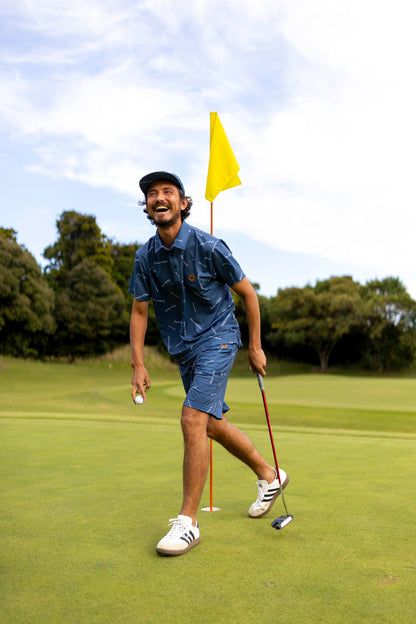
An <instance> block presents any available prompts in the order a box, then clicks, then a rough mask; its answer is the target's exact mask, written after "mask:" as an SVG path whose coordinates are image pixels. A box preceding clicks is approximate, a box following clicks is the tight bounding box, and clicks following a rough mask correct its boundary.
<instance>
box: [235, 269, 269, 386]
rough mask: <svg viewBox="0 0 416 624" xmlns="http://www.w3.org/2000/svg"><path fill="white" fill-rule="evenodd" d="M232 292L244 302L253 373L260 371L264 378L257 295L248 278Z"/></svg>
mask: <svg viewBox="0 0 416 624" xmlns="http://www.w3.org/2000/svg"><path fill="white" fill-rule="evenodd" d="M232 290H233V291H234V292H236V293H237V295H239V297H241V299H242V300H243V302H244V307H245V311H246V316H247V323H248V332H249V345H248V359H249V362H250V366H251V369H252V371H253V373H255V372H256V371H258V372H259V373H260V375H262V376H263V377H264V376H265V375H266V371H265V367H266V356H265V355H264V352H263V349H262V348H261V333H260V307H259V300H258V298H257V293H256V291H255V290H254V288H253V286H252V285H251V284H250V282H249V280H248V279H247V277H245V278H244V279H242V280H241V282H237V284H234V286H232Z"/></svg>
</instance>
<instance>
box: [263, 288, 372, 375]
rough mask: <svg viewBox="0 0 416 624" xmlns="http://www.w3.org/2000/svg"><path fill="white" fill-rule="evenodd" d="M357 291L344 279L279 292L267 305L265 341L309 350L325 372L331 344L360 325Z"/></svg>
mask: <svg viewBox="0 0 416 624" xmlns="http://www.w3.org/2000/svg"><path fill="white" fill-rule="evenodd" d="M361 289H362V287H361V286H360V284H358V283H357V282H354V281H353V279H352V278H351V277H349V276H344V277H331V278H330V279H328V280H323V281H318V282H317V283H316V285H315V287H312V286H305V287H304V288H286V289H283V290H279V291H278V294H277V296H276V297H274V298H272V299H271V301H270V305H269V306H268V313H269V318H270V323H271V327H272V332H271V333H272V335H269V337H268V338H269V340H271V341H274V342H275V343H276V342H279V340H280V341H282V342H284V343H285V344H287V345H289V346H292V345H303V346H307V347H311V348H312V349H314V350H315V351H316V352H317V354H318V356H319V360H320V364H321V369H322V370H323V371H325V370H327V368H328V363H329V358H330V355H331V353H332V351H333V349H334V347H335V345H336V344H337V343H338V342H339V341H340V340H341V338H342V337H343V336H345V335H346V334H348V333H349V332H350V331H351V330H352V329H353V328H354V327H358V326H359V324H360V322H361V309H360V304H361ZM273 334H274V335H273Z"/></svg>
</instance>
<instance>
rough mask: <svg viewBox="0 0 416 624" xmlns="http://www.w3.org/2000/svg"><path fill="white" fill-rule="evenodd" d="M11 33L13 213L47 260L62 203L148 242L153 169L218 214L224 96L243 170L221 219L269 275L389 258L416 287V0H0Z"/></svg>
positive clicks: (1, 180) (12, 221)
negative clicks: (209, 195)
mask: <svg viewBox="0 0 416 624" xmlns="http://www.w3.org/2000/svg"><path fill="white" fill-rule="evenodd" d="M0 52H1V54H0V89H1V90H0V93H1V97H0V215H1V218H0V225H1V226H3V227H12V228H14V229H15V230H16V231H17V233H18V242H19V243H21V244H23V245H25V246H26V247H27V248H28V249H29V251H31V252H32V253H33V255H34V256H35V257H36V259H37V261H38V262H39V263H40V264H42V265H44V264H45V260H44V258H43V256H42V252H43V250H44V249H45V247H47V246H48V245H50V244H53V243H54V242H55V241H56V239H57V230H56V220H57V219H58V218H59V215H60V214H61V213H62V212H63V211H64V210H76V211H78V212H81V213H83V214H93V215H95V216H96V219H97V223H98V225H99V226H100V228H101V230H102V232H103V233H104V234H106V235H107V236H108V237H110V238H113V239H114V240H116V241H118V242H122V243H130V242H133V241H137V242H138V243H144V242H145V241H146V240H147V239H148V238H149V237H150V236H152V235H153V234H154V228H153V226H151V224H150V223H149V222H148V221H147V220H146V219H145V216H144V215H143V213H142V208H141V207H139V206H138V205H137V202H138V200H140V199H142V196H141V193H140V189H139V185H138V182H139V179H140V178H141V177H142V176H143V175H145V174H146V173H148V172H150V171H155V170H164V171H173V172H175V173H177V174H178V175H179V176H180V177H181V179H182V181H183V183H184V185H185V189H186V192H187V194H188V195H191V196H192V198H193V202H194V205H193V208H192V214H191V217H190V218H189V222H190V223H191V224H192V225H195V226H196V227H199V228H201V229H204V230H207V231H209V228H210V205H209V203H208V202H207V200H206V199H205V185H206V177H207V171H208V159H209V117H210V112H211V111H215V112H217V113H218V115H219V117H220V119H221V122H222V125H223V127H224V130H225V132H226V134H227V136H228V139H229V141H230V143H231V146H232V148H233V151H234V153H235V156H236V158H237V160H238V162H239V165H240V173H239V176H240V179H241V182H242V184H241V186H238V187H235V188H233V189H229V190H226V191H224V192H222V193H220V195H219V196H218V198H217V199H216V200H215V202H214V234H215V235H216V236H218V237H220V238H223V239H224V240H225V241H226V242H227V243H228V245H229V246H230V248H231V250H232V251H233V253H234V255H235V257H236V258H237V260H238V261H239V262H240V264H241V266H242V268H243V269H244V271H245V273H246V274H247V276H248V278H249V279H250V280H251V281H252V282H256V283H258V284H260V292H261V293H262V294H264V295H265V296H268V297H269V296H273V295H275V294H276V293H277V291H278V289H279V288H286V287H289V286H299V287H303V286H305V285H306V284H311V285H314V284H315V283H316V281H317V280H322V279H327V278H328V277H330V276H331V275H351V276H352V277H353V278H354V279H355V280H357V281H359V282H361V283H365V282H366V281H368V280H371V279H382V278H384V277H387V276H395V277H399V278H400V279H401V280H402V282H403V283H404V285H405V287H406V288H407V290H408V292H409V293H410V294H411V296H412V297H413V298H416V262H415V259H414V258H415V253H414V247H415V245H414V238H415V232H416V227H415V226H416V191H415V184H414V178H415V164H416V156H415V151H416V148H415V146H416V121H415V120H416V117H415V111H416V79H415V76H416V73H415V69H414V63H415V58H416V38H415V37H414V7H413V2H412V0H394V1H393V0H391V1H388V0H336V1H335V2H334V0H313V2H312V1H310V0H256V1H255V2H254V1H253V0H227V2H224V1H223V0H85V1H84V0H71V2H70V3H68V2H64V1H63V0H2V2H1V5H0Z"/></svg>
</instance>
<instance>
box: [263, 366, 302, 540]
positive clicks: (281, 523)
mask: <svg viewBox="0 0 416 624" xmlns="http://www.w3.org/2000/svg"><path fill="white" fill-rule="evenodd" d="M256 375H257V381H258V384H259V388H260V391H261V396H262V398H263V405H264V411H265V412H266V420H267V427H268V429H269V435H270V442H271V444H272V450H273V457H274V463H275V465H276V473H277V479H278V481H279V485H280V493H281V495H282V502H283V506H284V508H285V511H286V515H285V516H279V517H278V518H276V519H275V520H273V522H272V527H273V528H274V529H277V530H279V529H283V528H284V527H285V526H287V525H288V524H289V522H292V520H293V516H292V514H290V513H289V512H288V510H287V507H286V501H285V495H284V493H283V487H282V482H281V480H280V471H279V464H278V463H277V457H276V449H275V446H274V440H273V434H272V427H271V424H270V418H269V410H268V407H267V401H266V392H265V389H264V381H263V377H262V376H261V375H260V373H259V372H258V371H256Z"/></svg>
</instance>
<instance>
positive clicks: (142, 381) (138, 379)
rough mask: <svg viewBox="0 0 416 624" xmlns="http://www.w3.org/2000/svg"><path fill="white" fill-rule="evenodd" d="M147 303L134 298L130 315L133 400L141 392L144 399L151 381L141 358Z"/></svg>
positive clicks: (145, 328) (145, 327)
mask: <svg viewBox="0 0 416 624" xmlns="http://www.w3.org/2000/svg"><path fill="white" fill-rule="evenodd" d="M148 307H149V303H148V302H147V301H138V300H137V299H134V301H133V307H132V310H131V317H130V348H131V365H132V367H133V376H132V378H131V385H132V389H131V396H132V399H133V402H134V399H135V398H136V394H141V395H142V397H143V400H144V401H146V390H149V388H150V386H151V383H150V377H149V373H148V372H147V370H146V367H145V365H144V360H143V349H144V337H145V335H146V330H147V311H148Z"/></svg>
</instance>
